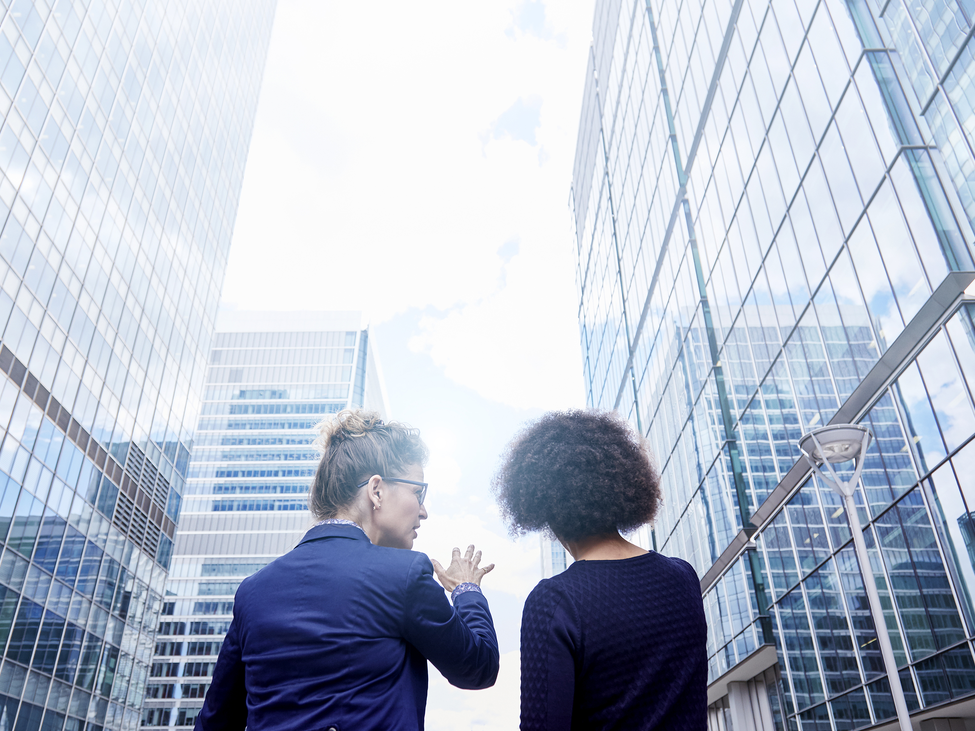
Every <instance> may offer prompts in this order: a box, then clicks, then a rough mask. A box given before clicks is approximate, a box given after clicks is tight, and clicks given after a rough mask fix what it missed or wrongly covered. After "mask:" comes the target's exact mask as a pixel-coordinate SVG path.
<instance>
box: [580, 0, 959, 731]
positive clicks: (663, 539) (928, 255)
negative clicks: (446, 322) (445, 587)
mask: <svg viewBox="0 0 975 731" xmlns="http://www.w3.org/2000/svg"><path fill="white" fill-rule="evenodd" d="M973 13H975V5H973V4H972V3H971V2H970V0H919V1H918V2H911V3H909V2H905V1H904V0H881V1H879V2H878V1H877V0H733V2H715V1H714V0H677V1H675V2H670V1H667V2H664V1H663V0H627V1H626V2H623V1H622V0H599V1H598V2H597V4H596V17H595V23H594V29H593V44H592V48H591V54H590V59H589V67H588V71H587V76H586V80H585V91H584V99H583V109H582V119H581V123H580V129H579V138H578V146H577V153H576V160H575V169H574V175H573V185H572V193H571V199H570V206H571V209H572V213H573V215H574V220H575V224H576V236H577V239H576V247H577V252H578V284H579V293H580V322H581V335H582V345H583V351H584V354H585V366H584V367H585V376H586V380H587V383H588V401H589V404H590V405H592V406H596V407H603V408H616V409H619V410H620V411H621V412H622V413H623V414H624V415H626V416H628V417H629V419H630V420H631V421H632V423H633V424H634V425H635V426H636V427H637V428H639V429H640V430H641V431H642V432H643V433H644V434H646V435H647V437H648V439H649V441H650V444H651V446H652V449H653V451H654V452H655V454H656V459H657V461H658V464H659V466H660V469H661V472H662V480H663V489H664V493H665V502H664V504H663V507H662V508H661V512H660V514H659V516H658V519H657V521H656V524H655V525H654V526H653V531H652V533H648V534H647V535H646V537H645V542H646V544H647V545H653V546H654V547H656V549H657V550H659V551H661V552H663V553H666V554H671V555H677V556H680V557H683V558H685V559H687V560H688V561H690V562H691V563H692V564H693V565H694V566H695V567H696V568H697V570H698V573H699V575H700V576H701V590H702V593H703V595H704V599H705V605H706V609H707V614H708V623H709V638H708V655H709V658H710V678H709V683H710V686H709V703H710V704H711V723H712V727H713V728H714V729H719V728H727V723H731V724H732V725H733V727H734V729H735V731H740V729H741V728H742V727H745V728H756V729H769V728H776V729H853V728H860V727H865V726H870V725H872V724H875V723H879V722H881V721H884V720H885V719H890V718H892V717H893V716H894V708H893V704H892V698H891V691H890V688H889V687H888V685H887V680H886V678H885V674H884V665H883V661H882V659H881V655H880V651H879V649H878V643H877V642H876V636H875V634H874V624H873V622H872V619H871V615H870V612H869V611H868V605H867V600H866V594H865V591H864V585H863V582H862V579H861V574H860V569H859V567H858V564H857V561H856V557H855V554H854V550H853V546H852V541H851V535H850V532H849V528H848V523H847V517H846V516H845V515H844V514H843V508H842V504H841V502H840V500H839V498H837V497H836V496H835V495H834V494H833V493H832V492H831V491H830V490H829V489H827V488H826V487H825V486H824V485H821V484H819V483H818V482H816V481H815V480H814V479H813V478H812V477H811V476H810V473H809V472H810V471H809V469H808V467H807V466H806V465H805V464H804V463H803V462H802V461H800V459H799V451H798V449H797V446H796V442H797V440H798V438H799V437H800V435H801V434H803V433H804V432H806V431H809V430H811V429H814V428H816V427H817V426H821V425H824V424H827V423H830V422H832V423H850V422H855V423H860V424H863V425H865V426H867V427H868V428H869V429H870V430H871V431H872V433H873V434H874V436H875V437H876V439H875V441H874V443H873V445H872V446H871V448H870V451H869V454H868V457H867V460H866V464H865V470H864V473H863V477H862V480H861V484H860V487H859V488H858V495H857V500H858V501H859V504H860V505H861V506H862V507H861V509H860V519H861V521H862V522H863V524H864V525H865V526H866V528H865V532H866V542H867V546H868V549H869V551H870V552H872V556H873V562H872V566H870V567H864V570H865V571H866V572H867V574H868V575H869V573H870V572H871V571H872V572H873V580H875V581H876V583H877V586H878V588H879V590H880V594H881V597H882V600H883V602H885V603H886V605H887V613H886V624H887V626H888V629H889V631H890V634H891V635H892V641H893V645H894V652H895V655H896V662H897V664H898V667H899V669H900V676H901V679H902V684H903V686H904V688H905V694H906V698H907V704H908V706H909V707H910V709H911V710H912V711H913V712H914V713H915V714H916V718H917V720H922V719H925V718H932V717H943V718H944V717H951V716H955V715H966V716H970V715H973V712H972V710H971V708H970V707H971V706H972V705H975V704H973V702H972V695H973V692H975V659H973V654H972V639H973V637H975V612H973V597H972V594H973V592H975V569H973V556H975V552H973V551H972V550H971V544H972V536H973V535H975V533H973V524H972V517H973V512H972V511H973V509H975V478H973V474H975V442H973V441H972V437H973V434H975V402H973V393H975V326H973V317H975V309H973V307H975V305H973V304H972V302H973V301H975V298H973V297H972V295H971V294H968V293H966V288H967V289H968V291H969V292H975V288H973V287H971V284H972V282H973V280H975V265H973V260H972V251H973V233H972V221H973V219H975V196H973V191H975V187H973V183H975V155H973V149H975V106H973V99H975V89H973V82H972V79H973V74H975V57H973V52H975V41H973V40H972V38H973V17H975V15H973Z"/></svg>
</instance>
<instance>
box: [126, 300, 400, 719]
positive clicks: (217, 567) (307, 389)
mask: <svg viewBox="0 0 975 731" xmlns="http://www.w3.org/2000/svg"><path fill="white" fill-rule="evenodd" d="M353 406H365V407H366V408H370V409H373V410H376V411H379V412H380V413H382V414H385V413H386V412H387V408H386V404H385V395H384V392H383V388H382V385H381V378H380V375H379V369H378V365H377V362H376V358H375V354H374V349H373V348H372V347H371V346H370V343H369V331H368V330H367V329H364V328H363V326H362V317H361V315H360V314H359V313H354V312H332V313H329V312H321V313H318V312H280V313H268V312H234V311H225V312H221V313H220V315H219V316H218V318H217V332H216V335H215V336H214V340H213V349H212V350H211V351H210V364H209V366H208V367H207V375H206V389H205V392H204V395H203V404H202V408H201V411H200V421H199V424H198V427H197V430H196V442H195V443H196V446H195V448H194V450H193V456H192V459H191V461H190V469H189V477H188V479H187V481H186V493H185V497H184V499H183V517H182V520H181V521H180V527H179V530H178V531H177V533H176V545H175V549H174V551H173V560H172V569H171V572H170V579H169V581H168V582H167V584H166V597H165V600H164V602H165V603H164V605H163V611H162V616H161V617H160V624H159V633H158V635H157V637H156V645H155V653H154V657H153V663H152V671H151V677H150V678H149V685H148V688H147V689H146V701H145V708H144V711H143V726H144V727H145V728H157V727H160V726H176V727H180V726H192V725H193V723H194V721H195V719H196V715H197V713H199V710H200V708H201V707H202V705H203V698H204V695H205V694H206V691H207V688H208V687H209V684H210V677H211V675H212V673H213V666H214V663H215V662H216V659H217V654H218V653H219V651H220V646H221V644H222V641H223V638H224V635H226V633H227V629H228V627H229V626H230V620H231V619H232V615H231V613H232V611H233V600H234V594H235V593H236V591H237V587H238V586H239V585H240V582H241V581H242V580H243V579H245V578H246V577H247V576H250V575H251V574H252V573H254V572H255V571H257V570H258V569H260V568H261V567H263V566H265V565H266V564H267V563H269V562H270V561H272V560H274V559H275V558H277V557H278V556H280V555H282V554H284V553H286V552H287V551H289V550H291V549H292V548H293V547H294V546H295V545H296V544H297V543H298V541H299V540H300V539H301V537H302V535H304V533H305V531H307V530H308V529H309V528H310V527H311V526H312V524H313V522H314V521H313V520H312V518H311V513H309V511H308V487H309V485H310V484H311V481H312V477H313V476H314V473H315V469H316V467H317V466H318V454H317V453H316V451H315V448H314V446H313V444H312V442H313V441H314V439H315V437H316V435H317V432H316V431H315V429H314V427H315V425H316V424H317V423H318V422H320V421H321V420H322V419H323V418H325V417H326V416H328V415H329V414H334V413H336V412H338V411H340V410H342V409H344V408H348V407H353Z"/></svg>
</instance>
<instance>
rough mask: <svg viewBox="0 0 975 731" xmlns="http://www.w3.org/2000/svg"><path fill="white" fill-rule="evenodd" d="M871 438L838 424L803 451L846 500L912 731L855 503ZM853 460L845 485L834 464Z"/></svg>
mask: <svg viewBox="0 0 975 731" xmlns="http://www.w3.org/2000/svg"><path fill="white" fill-rule="evenodd" d="M871 438H872V435H871V434H870V431H869V430H868V429H867V428H866V427H864V426H860V425H859V424H834V425H831V426H824V427H821V428H820V429H815V430H813V431H811V432H809V433H808V434H806V435H804V436H803V437H802V438H801V439H800V440H799V451H800V452H802V455H803V457H805V458H806V462H808V463H809V466H810V467H812V469H813V471H814V472H815V473H816V474H817V475H819V478H820V479H821V480H822V481H823V482H825V483H826V484H827V485H829V486H830V487H831V488H832V489H833V492H835V493H836V494H837V495H839V496H840V497H841V498H843V507H844V509H845V510H846V517H847V520H848V521H849V522H850V530H851V531H852V533H853V545H854V547H855V549H856V554H857V562H858V563H859V564H860V576H861V578H862V579H863V587H864V589H866V592H867V601H868V602H869V604H870V615H871V617H872V618H873V624H874V628H875V629H876V630H877V641H878V643H879V644H880V654H881V655H882V656H883V658H884V666H885V667H886V669H887V681H888V682H889V683H890V693H891V695H892V696H893V699H894V708H895V709H896V710H897V721H898V723H899V725H900V731H911V719H910V714H909V713H908V711H907V701H905V700H904V689H903V688H902V687H901V680H900V676H899V675H898V674H897V662H896V661H895V660H894V648H893V647H892V646H891V644H890V635H889V634H888V633H887V623H886V622H885V621H884V613H883V608H882V607H881V606H880V594H879V593H878V592H877V584H876V582H875V581H874V578H873V571H872V570H871V569H870V557H869V556H868V555H867V544H866V543H865V542H864V540H863V528H862V527H861V526H860V516H859V515H858V514H857V509H856V504H855V503H854V502H853V491H854V489H855V488H856V484H857V480H859V479H860V472H861V471H862V470H863V461H864V458H865V456H866V453H867V448H868V447H869V446H870V440H871ZM851 459H852V460H855V469H854V470H853V477H851V478H850V480H849V481H848V482H844V481H843V480H841V479H840V477H839V475H837V474H836V470H835V469H834V468H833V465H834V464H839V463H841V462H848V461H850V460H851ZM824 467H825V468H826V472H827V473H828V476H827V475H826V474H823V469H822V468H824Z"/></svg>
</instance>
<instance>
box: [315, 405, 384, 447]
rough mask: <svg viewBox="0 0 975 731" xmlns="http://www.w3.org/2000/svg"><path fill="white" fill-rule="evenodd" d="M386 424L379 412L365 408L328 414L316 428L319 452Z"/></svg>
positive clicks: (316, 444)
mask: <svg viewBox="0 0 975 731" xmlns="http://www.w3.org/2000/svg"><path fill="white" fill-rule="evenodd" d="M383 426H385V424H384V423H383V420H382V419H381V418H380V416H379V413H378V412H376V411H364V410H363V409H342V410H341V411H339V412H338V413H337V414H334V415H331V416H326V417H325V418H324V419H322V420H321V421H320V422H319V423H318V425H317V426H316V427H315V430H316V431H317V432H318V437H317V438H316V439H315V441H314V446H315V449H317V450H318V453H319V454H325V453H326V452H328V451H329V449H330V448H331V447H333V446H335V445H336V444H338V443H339V442H341V441H343V440H345V439H347V438H349V437H353V438H357V437H364V436H365V435H366V434H368V433H369V432H371V431H375V430H376V429H379V428H381V427H383Z"/></svg>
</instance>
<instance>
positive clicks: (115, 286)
mask: <svg viewBox="0 0 975 731" xmlns="http://www.w3.org/2000/svg"><path fill="white" fill-rule="evenodd" d="M273 13H274V2H273V0H263V1H260V2H258V1H255V0H242V1H240V2H230V1H229V0H219V1H217V0H192V1H191V0H166V1H162V0H75V1H72V0H57V2H49V1H46V0H37V1H36V2H30V1H29V0H15V1H14V2H10V1H9V0H2V1H0V115H2V121H0V229H2V232H0V343H2V348H0V370H2V371H3V373H4V375H3V376H2V377H0V438H2V439H3V444H2V447H0V473H2V474H0V541H2V543H3V552H2V556H0V650H2V655H3V662H2V666H0V729H14V728H17V729H39V728H43V729H45V730H48V729H61V728H65V729H70V730H71V731H81V729H83V728H84V729H102V728H111V729H119V728H123V729H134V728H138V726H139V719H140V710H141V706H142V700H143V692H144V690H145V687H146V680H147V678H148V673H149V665H150V661H151V657H152V642H153V637H154V634H155V630H156V627H157V624H158V614H159V611H160V609H161V608H162V592H163V587H164V585H165V580H166V575H167V569H168V566H169V560H170V553H171V549H172V537H173V534H174V529H175V523H176V521H177V519H178V516H179V506H180V495H181V493H182V492H183V490H184V488H183V481H184V478H185V475H186V469H187V464H188V460H189V453H190V450H191V448H192V432H193V429H194V428H195V425H196V419H197V413H198V410H199V389H200V386H201V385H202V380H203V375H204V369H205V366H206V358H207V354H208V353H209V350H210V339H211V334H212V329H213V320H214V317H215V315H216V307H217V300H218V297H219V292H220V287H221V284H222V281H223V275H224V269H225V266H226V260H227V253H228V249H229V246H230V238H231V232H232V229H233V225H234V219H235V216H236V208H237V201H238V197H239V193H240V187H241V180H242V177H243V171H244V161H245V158H246V154H247V148H248V145H249V141H250V135H251V129H252V127H253V120H254V115H255V110H256V106H257V98H258V92H259V87H260V81H261V76H262V72H263V66H264V59H265V56H266V51H267V46H268V41H269V36H270V28H271V23H272V19H273Z"/></svg>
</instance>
